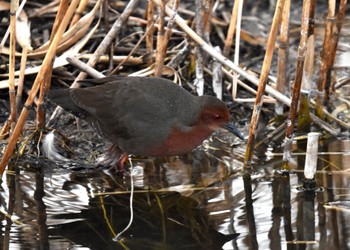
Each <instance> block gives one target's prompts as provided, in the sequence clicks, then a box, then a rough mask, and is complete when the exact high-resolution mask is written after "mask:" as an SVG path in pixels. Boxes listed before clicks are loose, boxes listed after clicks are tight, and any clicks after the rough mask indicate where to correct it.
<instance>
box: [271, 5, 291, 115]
mask: <svg viewBox="0 0 350 250" xmlns="http://www.w3.org/2000/svg"><path fill="white" fill-rule="evenodd" d="M289 13H290V0H285V2H284V7H283V13H282V20H281V27H280V36H279V46H278V62H277V86H276V89H277V90H278V91H279V92H281V93H282V94H287V93H286V92H287V90H288V91H289V89H290V84H289V74H288V66H289ZM275 112H276V113H277V114H279V115H281V114H282V113H283V103H281V102H279V101H278V102H277V103H276V105H275Z"/></svg>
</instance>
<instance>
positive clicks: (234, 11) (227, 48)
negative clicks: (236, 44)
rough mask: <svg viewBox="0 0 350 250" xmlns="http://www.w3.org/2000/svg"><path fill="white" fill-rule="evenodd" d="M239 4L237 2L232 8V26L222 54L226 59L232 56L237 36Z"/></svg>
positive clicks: (229, 28)
mask: <svg viewBox="0 0 350 250" xmlns="http://www.w3.org/2000/svg"><path fill="white" fill-rule="evenodd" d="M238 3H239V1H235V2H234V4H233V6H232V13H231V20H230V25H229V27H228V31H227V35H226V40H225V45H224V50H223V53H222V54H223V55H224V56H225V57H228V56H229V55H230V50H231V46H232V43H233V36H234V35H235V31H236V23H237V11H238Z"/></svg>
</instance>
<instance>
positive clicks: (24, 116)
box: [0, 0, 79, 175]
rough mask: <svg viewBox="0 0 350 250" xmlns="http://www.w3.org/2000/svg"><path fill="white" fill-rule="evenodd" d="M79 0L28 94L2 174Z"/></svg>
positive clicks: (0, 167)
mask: <svg viewBox="0 0 350 250" xmlns="http://www.w3.org/2000/svg"><path fill="white" fill-rule="evenodd" d="M78 3H79V0H72V2H71V4H70V6H69V8H68V10H67V12H66V15H65V17H64V18H63V20H62V23H61V25H60V27H59V28H58V30H57V33H56V36H55V37H54V39H53V41H52V44H51V46H50V48H49V50H48V53H47V54H46V56H45V58H44V60H43V63H42V67H41V68H40V71H39V73H38V74H37V77H36V78H35V81H34V83H33V86H32V89H31V91H30V93H29V95H28V98H27V101H26V102H25V104H24V107H23V109H22V112H21V114H20V116H19V118H18V122H17V124H16V127H15V129H14V131H13V133H12V135H11V137H10V140H9V143H8V146H7V148H6V150H5V152H4V155H3V157H2V159H1V162H0V175H2V174H3V172H4V170H5V168H6V165H7V163H8V161H9V159H10V157H11V155H12V153H13V151H14V149H15V146H16V142H17V140H18V138H19V136H20V133H21V132H22V129H23V126H24V123H25V121H26V119H27V116H28V111H29V109H30V107H31V106H32V104H33V101H34V99H35V96H36V94H37V93H38V90H39V88H40V84H42V80H43V79H44V75H45V74H46V72H47V70H48V68H49V67H50V62H51V61H53V60H54V57H55V56H56V49H57V47H58V44H59V41H60V39H61V37H62V35H63V33H64V31H65V29H66V28H67V26H68V24H69V21H70V19H71V17H72V16H73V14H74V11H75V9H76V6H77V5H78Z"/></svg>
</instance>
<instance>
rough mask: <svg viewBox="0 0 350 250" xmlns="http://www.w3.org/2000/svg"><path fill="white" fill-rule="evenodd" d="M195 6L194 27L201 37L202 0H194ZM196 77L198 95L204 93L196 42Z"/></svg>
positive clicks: (202, 73)
mask: <svg viewBox="0 0 350 250" xmlns="http://www.w3.org/2000/svg"><path fill="white" fill-rule="evenodd" d="M195 6H196V17H195V27H196V32H197V34H198V36H200V37H201V38H202V39H203V38H204V37H203V20H202V1H201V0H195ZM195 55H196V65H195V66H196V78H195V80H194V86H195V87H196V92H197V94H198V95H199V96H202V95H203V94H204V71H203V64H204V59H203V53H202V50H201V48H200V46H199V45H198V44H196V50H195Z"/></svg>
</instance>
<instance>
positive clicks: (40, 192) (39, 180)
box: [34, 169, 50, 249]
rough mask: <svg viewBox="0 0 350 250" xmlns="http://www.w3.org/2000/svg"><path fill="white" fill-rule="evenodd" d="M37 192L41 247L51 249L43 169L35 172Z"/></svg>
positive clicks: (35, 195)
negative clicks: (44, 199)
mask: <svg viewBox="0 0 350 250" xmlns="http://www.w3.org/2000/svg"><path fill="white" fill-rule="evenodd" d="M35 184H36V185H35V192H34V199H35V202H36V208H37V214H36V216H37V223H38V229H39V232H38V235H39V246H40V249H49V248H50V244H49V236H48V232H47V224H46V220H47V215H46V205H45V203H44V201H43V198H44V196H45V191H44V174H43V173H42V169H40V170H38V171H37V172H36V173H35Z"/></svg>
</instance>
